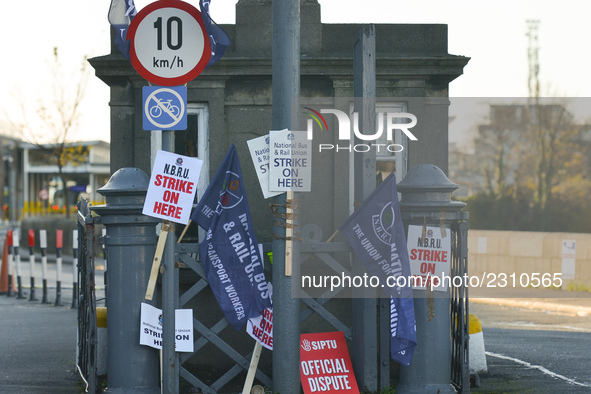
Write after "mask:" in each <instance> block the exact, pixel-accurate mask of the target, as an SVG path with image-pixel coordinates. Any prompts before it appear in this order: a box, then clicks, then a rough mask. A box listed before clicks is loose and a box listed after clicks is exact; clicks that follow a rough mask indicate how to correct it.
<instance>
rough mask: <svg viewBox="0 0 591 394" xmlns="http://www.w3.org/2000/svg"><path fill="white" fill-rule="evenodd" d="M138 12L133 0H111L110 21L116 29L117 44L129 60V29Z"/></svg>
mask: <svg viewBox="0 0 591 394" xmlns="http://www.w3.org/2000/svg"><path fill="white" fill-rule="evenodd" d="M136 14H137V9H136V8H135V4H134V2H133V0H111V7H110V8H109V23H110V24H111V26H113V29H115V45H117V48H118V49H119V51H120V52H121V53H122V54H123V56H125V57H126V58H127V60H129V47H130V45H131V42H130V41H127V29H129V24H130V23H131V21H132V20H133V17H134V16H135V15H136Z"/></svg>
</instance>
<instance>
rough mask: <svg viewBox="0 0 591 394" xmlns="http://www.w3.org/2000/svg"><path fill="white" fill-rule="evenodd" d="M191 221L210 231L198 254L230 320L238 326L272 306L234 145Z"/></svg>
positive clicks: (210, 283)
mask: <svg viewBox="0 0 591 394" xmlns="http://www.w3.org/2000/svg"><path fill="white" fill-rule="evenodd" d="M191 220H193V221H194V222H197V224H199V226H201V227H202V228H203V229H205V230H206V231H207V235H206V236H205V239H204V240H202V241H201V243H200V244H199V254H200V256H201V262H202V263H203V267H204V269H205V273H206V275H207V281H208V282H209V286H210V287H211V289H212V291H213V293H214V294H215V297H216V299H217V301H218V304H219V305H220V308H221V309H222V311H223V312H224V315H225V316H226V318H227V319H228V321H229V322H230V323H231V324H232V325H233V326H234V328H236V330H240V329H241V328H242V326H243V325H244V324H245V323H246V322H247V321H248V319H249V318H254V317H258V316H260V315H261V314H262V312H263V311H264V310H265V309H266V308H270V307H271V296H270V293H269V288H268V286H267V280H266V279H265V272H264V266H263V259H262V257H261V254H260V252H259V248H258V242H257V239H256V235H255V232H254V229H253V228H252V221H251V218H250V210H249V208H248V201H247V200H246V192H245V189H244V183H243V180H242V171H241V170H240V162H239V161H238V152H237V151H236V147H235V146H234V145H233V144H232V147H230V150H229V151H228V153H227V154H226V157H224V160H223V161H222V164H221V165H220V167H219V168H218V170H217V171H216V173H215V175H214V177H213V180H212V181H211V183H210V184H209V186H208V187H207V190H206V191H205V193H204V195H203V197H202V198H201V200H200V201H199V204H197V207H196V208H195V210H194V211H193V213H192V214H191Z"/></svg>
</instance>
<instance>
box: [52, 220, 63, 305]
mask: <svg viewBox="0 0 591 394" xmlns="http://www.w3.org/2000/svg"><path fill="white" fill-rule="evenodd" d="M63 245H64V231H63V230H55V279H56V287H55V302H54V304H53V306H64V304H62V246H63Z"/></svg>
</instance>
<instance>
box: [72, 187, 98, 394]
mask: <svg viewBox="0 0 591 394" xmlns="http://www.w3.org/2000/svg"><path fill="white" fill-rule="evenodd" d="M77 220H78V250H79V255H78V294H79V298H80V299H79V303H78V347H77V357H76V368H77V370H78V372H79V374H80V376H81V377H82V379H83V380H84V382H85V384H86V391H87V392H88V393H91V394H94V393H96V392H97V327H96V294H95V281H94V221H93V219H92V216H91V214H90V209H89V204H88V201H87V200H86V199H84V198H82V199H81V200H80V201H79V202H78V214H77Z"/></svg>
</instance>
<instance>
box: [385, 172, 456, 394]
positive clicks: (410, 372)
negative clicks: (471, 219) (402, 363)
mask: <svg viewBox="0 0 591 394" xmlns="http://www.w3.org/2000/svg"><path fill="white" fill-rule="evenodd" d="M457 188H458V185H456V184H455V183H453V182H451V181H450V180H449V179H447V177H446V176H445V174H444V173H443V171H441V169H439V168H438V167H437V166H435V165H433V164H421V165H418V166H416V167H414V168H413V169H411V170H410V171H409V172H408V174H407V175H406V177H404V179H403V180H402V181H401V182H400V183H399V184H398V192H400V193H401V194H402V198H401V201H400V213H401V215H402V220H403V222H404V225H405V228H407V226H408V225H411V224H412V225H421V226H422V225H423V224H426V225H427V226H435V227H441V226H445V228H446V231H447V234H448V235H447V236H451V228H450V225H451V223H452V222H453V221H455V220H460V219H463V218H464V213H463V212H461V209H462V208H463V207H464V206H465V205H466V204H464V203H463V202H459V201H451V193H452V192H453V191H454V190H456V189H457ZM450 259H451V257H450ZM413 295H414V305H415V318H416V322H417V346H416V348H415V351H414V355H413V358H412V362H411V364H410V366H408V367H400V378H399V384H398V386H397V387H396V393H417V394H418V393H421V394H422V393H440V394H445V393H455V392H456V390H455V389H454V387H453V386H452V385H451V340H450V328H451V325H450V292H449V289H448V291H447V293H444V292H440V291H435V292H434V293H433V296H432V297H430V300H429V299H428V294H427V290H413ZM430 302H432V304H431V308H432V310H431V311H429V303H430ZM429 312H431V315H432V316H433V313H434V317H433V318H432V319H431V320H429Z"/></svg>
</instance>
